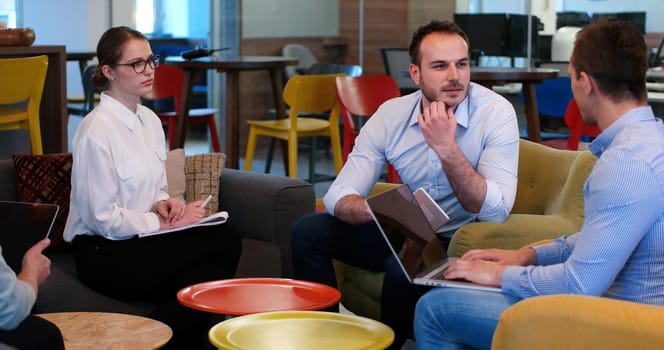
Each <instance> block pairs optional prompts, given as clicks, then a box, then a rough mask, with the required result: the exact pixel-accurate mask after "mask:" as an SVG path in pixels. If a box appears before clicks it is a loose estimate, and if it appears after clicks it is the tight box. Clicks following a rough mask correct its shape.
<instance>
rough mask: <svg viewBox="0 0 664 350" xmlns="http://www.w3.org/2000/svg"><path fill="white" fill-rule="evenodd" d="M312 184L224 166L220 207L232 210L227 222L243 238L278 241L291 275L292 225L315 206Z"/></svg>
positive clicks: (287, 272) (288, 274) (283, 262)
mask: <svg viewBox="0 0 664 350" xmlns="http://www.w3.org/2000/svg"><path fill="white" fill-rule="evenodd" d="M315 197H316V195H315V193H314V188H313V186H312V185H311V184H309V183H307V182H305V181H302V180H299V179H292V178H288V177H284V176H276V175H269V174H260V173H250V172H244V171H239V170H234V169H224V171H223V172H222V173H221V177H220V186H219V209H220V210H226V211H228V213H229V219H228V222H227V223H225V224H224V225H228V226H229V228H230V229H232V230H233V231H235V232H237V233H238V234H239V235H240V236H242V237H243V238H250V239H255V240H259V241H265V242H271V243H274V244H276V245H277V246H278V247H279V249H280V251H281V263H282V265H281V266H282V267H283V269H284V271H283V274H284V276H292V263H291V226H292V225H293V222H295V220H297V219H298V218H300V217H301V216H302V215H304V214H307V213H310V212H313V211H314V209H315V200H316V199H315Z"/></svg>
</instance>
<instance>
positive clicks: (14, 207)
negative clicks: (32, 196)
mask: <svg viewBox="0 0 664 350" xmlns="http://www.w3.org/2000/svg"><path fill="white" fill-rule="evenodd" d="M58 210H59V207H58V206H57V205H55V204H44V203H26V202H10V201H0V227H2V230H1V231H0V246H1V247H2V256H3V257H4V258H5V261H6V262H7V264H8V265H9V266H10V267H11V268H12V270H14V271H15V272H16V273H18V272H19V271H20V270H21V265H22V262H23V255H24V254H25V252H26V251H27V250H28V249H29V248H30V247H32V246H33V245H34V244H35V243H37V242H39V241H40V240H42V239H44V238H46V237H48V234H49V233H50V231H51V227H52V226H53V222H54V221H55V217H56V216H57V214H58Z"/></svg>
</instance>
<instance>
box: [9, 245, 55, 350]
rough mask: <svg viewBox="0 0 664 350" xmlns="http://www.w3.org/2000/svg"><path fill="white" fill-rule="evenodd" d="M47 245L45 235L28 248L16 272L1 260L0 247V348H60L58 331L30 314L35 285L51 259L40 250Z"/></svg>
mask: <svg viewBox="0 0 664 350" xmlns="http://www.w3.org/2000/svg"><path fill="white" fill-rule="evenodd" d="M6 234H19V232H6ZM49 244H51V241H50V240H49V239H48V238H45V239H43V240H41V241H39V242H37V243H36V244H35V245H33V246H32V247H31V248H30V249H28V251H27V252H26V253H25V254H24V255H23V262H22V266H21V271H20V272H19V273H18V275H17V274H16V273H15V272H14V271H13V270H12V269H11V268H10V267H9V265H7V263H6V262H5V259H4V258H3V257H2V247H0V348H1V347H2V345H3V344H4V345H8V346H12V347H15V348H17V349H22V350H23V349H28V350H29V349H40V350H41V349H44V350H48V349H64V342H63V340H62V334H61V333H60V330H59V329H58V328H57V327H56V326H55V325H54V324H53V323H51V322H49V321H47V320H45V319H43V318H40V317H37V316H33V315H30V312H31V310H32V307H33V305H34V304H35V300H36V299H37V292H38V290H39V285H40V284H42V282H44V280H46V278H47V277H48V275H49V274H50V272H51V261H50V260H49V259H48V258H47V257H46V256H45V255H44V254H43V253H42V251H43V250H44V249H46V248H47V247H48V246H49Z"/></svg>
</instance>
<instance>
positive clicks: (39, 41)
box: [21, 0, 109, 94]
mask: <svg viewBox="0 0 664 350" xmlns="http://www.w3.org/2000/svg"><path fill="white" fill-rule="evenodd" d="M108 1H109V0H58V1H40V0H23V4H22V5H23V17H22V18H21V20H22V22H21V23H23V26H24V27H30V28H33V29H34V30H35V43H34V45H65V46H66V50H67V51H70V52H74V51H94V50H95V46H96V43H97V40H98V39H99V36H101V33H102V32H103V31H104V30H105V29H106V28H108V24H109V21H108V10H107V9H108ZM67 77H68V79H67V92H68V93H69V94H81V93H82V91H83V87H82V84H81V80H80V79H81V75H80V71H79V68H78V62H67Z"/></svg>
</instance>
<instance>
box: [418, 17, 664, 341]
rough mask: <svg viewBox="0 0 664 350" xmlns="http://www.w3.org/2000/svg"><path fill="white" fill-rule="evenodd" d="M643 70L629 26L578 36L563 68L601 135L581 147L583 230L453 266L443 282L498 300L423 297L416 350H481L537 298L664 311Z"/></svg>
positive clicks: (606, 24)
mask: <svg viewBox="0 0 664 350" xmlns="http://www.w3.org/2000/svg"><path fill="white" fill-rule="evenodd" d="M647 68H648V63H647V54H646V45H645V42H644V40H643V35H642V34H641V32H640V31H639V30H638V28H636V27H635V26H633V25H632V24H629V23H627V22H624V21H620V20H616V19H607V20H601V21H598V22H595V23H593V24H590V25H589V26H587V27H585V28H583V29H582V30H581V31H579V32H578V34H577V37H576V41H575V44H574V49H573V51H572V56H571V59H570V64H569V68H568V71H569V76H570V78H571V84H572V92H573V94H574V98H575V99H576V101H577V102H578V105H579V109H580V110H581V115H582V116H583V121H584V123H586V124H597V125H598V127H599V129H600V130H601V131H602V132H601V133H600V135H599V136H597V137H596V138H595V139H594V140H593V141H592V142H591V143H590V145H589V147H588V148H589V150H590V151H591V152H592V153H593V154H595V155H596V156H597V157H598V160H597V163H596V164H595V167H594V168H593V170H592V172H591V173H590V175H589V176H588V179H587V180H586V183H585V185H584V193H583V195H584V203H585V210H584V213H585V218H584V222H583V225H582V227H581V230H580V231H579V232H578V233H576V234H573V235H570V236H562V237H559V238H557V239H556V240H554V241H553V242H551V243H549V244H544V245H539V246H535V247H528V248H523V249H520V250H516V251H509V250H500V249H489V250H471V251H469V252H467V253H466V254H465V255H464V256H462V257H461V258H459V259H457V260H456V261H455V262H453V263H452V264H451V265H450V267H449V268H448V270H447V271H446V272H445V274H444V275H445V277H446V278H463V279H467V280H471V281H475V282H479V283H482V284H486V285H492V286H499V287H501V289H502V293H486V292H479V291H469V290H462V289H456V288H436V289H434V290H432V291H430V292H429V293H427V294H426V295H425V296H424V297H422V298H421V299H420V300H419V302H418V304H417V311H416V317H415V336H416V341H417V348H418V349H466V348H474V349H488V348H490V347H491V341H492V337H493V333H494V331H495V329H496V326H497V324H498V319H499V317H500V315H501V314H502V312H503V311H504V310H506V309H507V308H509V307H510V306H511V305H513V304H515V303H517V302H519V301H520V300H522V299H525V298H530V297H535V296H539V295H550V294H584V295H591V296H604V297H608V298H616V299H620V300H626V301H632V302H637V303H644V304H652V305H662V306H664V259H663V258H662V257H664V124H663V123H662V121H661V120H659V119H658V118H656V117H655V115H654V114H653V111H652V108H651V107H650V106H648V102H647V99H646V94H647V92H646V86H645V71H646V69H647ZM561 322H564V321H562V320H561ZM551 336H553V337H555V336H557V335H556V334H552V335H551ZM657 345H659V346H660V347H661V344H657Z"/></svg>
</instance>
